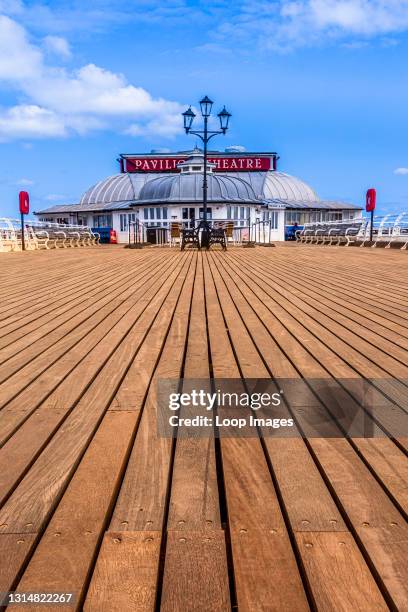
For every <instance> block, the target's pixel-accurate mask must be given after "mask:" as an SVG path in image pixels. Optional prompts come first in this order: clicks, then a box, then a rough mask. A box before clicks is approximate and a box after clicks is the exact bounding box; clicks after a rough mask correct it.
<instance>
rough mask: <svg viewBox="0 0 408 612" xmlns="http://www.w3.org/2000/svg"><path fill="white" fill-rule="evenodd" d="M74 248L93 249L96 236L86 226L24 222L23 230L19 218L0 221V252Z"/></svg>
mask: <svg viewBox="0 0 408 612" xmlns="http://www.w3.org/2000/svg"><path fill="white" fill-rule="evenodd" d="M23 232H24V246H25V249H26V250H29V251H32V250H39V249H47V250H48V249H58V248H74V247H83V246H96V245H98V244H99V238H100V236H99V234H98V233H97V232H93V231H92V230H91V228H90V227H88V226H86V225H69V224H65V223H52V222H48V221H37V220H34V219H25V220H24V226H23V230H22V228H21V220H20V219H11V218H8V217H1V218H0V251H2V252H5V251H21V250H22V248H23Z"/></svg>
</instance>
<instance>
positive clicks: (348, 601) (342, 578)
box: [296, 532, 389, 612]
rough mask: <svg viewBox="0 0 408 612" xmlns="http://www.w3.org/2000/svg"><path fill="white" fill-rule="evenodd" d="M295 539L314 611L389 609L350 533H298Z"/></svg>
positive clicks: (367, 611)
mask: <svg viewBox="0 0 408 612" xmlns="http://www.w3.org/2000/svg"><path fill="white" fill-rule="evenodd" d="M296 542H297V545H298V546H299V550H300V552H301V555H302V561H303V564H304V567H305V570H306V573H307V576H308V580H309V584H310V588H311V591H312V594H313V599H314V602H315V605H316V608H317V610H325V611H326V610H327V611H328V612H330V611H332V612H348V611H349V610H356V609H358V610H361V612H363V611H366V612H372V611H373V610H376V611H377V610H378V611H380V610H383V611H384V612H385V611H386V610H388V609H389V608H388V606H387V604H386V603H385V601H384V598H383V596H382V594H381V592H380V590H379V589H378V587H377V585H376V584H375V582H374V581H373V579H372V576H371V574H370V571H369V569H368V567H367V565H366V564H365V563H360V562H359V561H358V559H359V555H358V550H357V546H356V543H355V541H354V540H353V537H352V536H351V534H350V533H327V532H321V533H297V534H296ZM328 560H330V562H328Z"/></svg>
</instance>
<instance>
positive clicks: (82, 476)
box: [10, 412, 138, 609]
mask: <svg viewBox="0 0 408 612" xmlns="http://www.w3.org/2000/svg"><path fill="white" fill-rule="evenodd" d="M137 419H138V413H137V412H111V413H109V414H107V415H106V416H105V418H104V420H103V421H102V424H101V426H100V427H99V429H98V431H97V432H96V434H95V437H94V439H93V441H92V443H91V445H90V447H89V449H88V452H87V453H86V455H85V457H84V459H83V461H82V462H81V464H80V465H79V467H78V469H77V471H76V472H75V476H74V478H73V479H72V481H71V483H70V484H69V486H68V489H67V491H66V492H65V494H64V496H63V498H62V500H61V502H60V504H59V506H58V508H57V510H56V512H55V514H54V516H53V517H52V519H51V521H50V523H49V525H48V527H47V530H46V532H45V533H44V535H43V536H42V538H41V540H40V542H39V544H38V546H37V548H36V550H35V553H34V555H33V558H32V559H31V560H30V563H29V564H28V567H27V569H26V570H25V572H24V574H23V577H22V579H21V580H20V582H19V584H18V587H17V590H19V591H23V592H72V593H74V594H75V599H76V605H75V606H74V608H75V609H79V605H80V602H81V598H82V595H83V592H84V588H85V585H86V578H87V576H88V574H89V572H90V571H91V569H92V560H93V557H94V554H95V549H96V548H97V546H98V543H99V540H100V538H101V536H102V533H103V528H104V525H105V522H106V515H107V512H108V510H109V506H110V504H111V503H112V496H113V495H114V492H115V490H117V489H118V487H119V483H120V479H121V476H122V471H123V468H124V462H125V459H126V456H127V453H128V450H129V446H130V444H131V441H132V434H133V430H134V427H135V425H136V423H137ZM24 537H25V536H24ZM10 550H11V551H13V550H15V548H14V547H10ZM73 559H74V560H75V561H74V562H73ZM19 561H20V560H19ZM18 565H21V561H20V562H19V563H18ZM12 566H14V567H15V566H16V564H10V567H12ZM41 608H42V606H41Z"/></svg>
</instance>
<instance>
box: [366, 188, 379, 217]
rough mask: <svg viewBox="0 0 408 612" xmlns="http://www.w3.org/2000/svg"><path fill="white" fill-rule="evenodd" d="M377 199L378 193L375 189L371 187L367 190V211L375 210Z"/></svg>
mask: <svg viewBox="0 0 408 612" xmlns="http://www.w3.org/2000/svg"><path fill="white" fill-rule="evenodd" d="M376 201H377V193H376V191H375V189H369V190H368V191H367V196H366V211H367V212H372V211H373V210H375V204H376Z"/></svg>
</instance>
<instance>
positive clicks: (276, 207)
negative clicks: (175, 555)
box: [35, 149, 361, 243]
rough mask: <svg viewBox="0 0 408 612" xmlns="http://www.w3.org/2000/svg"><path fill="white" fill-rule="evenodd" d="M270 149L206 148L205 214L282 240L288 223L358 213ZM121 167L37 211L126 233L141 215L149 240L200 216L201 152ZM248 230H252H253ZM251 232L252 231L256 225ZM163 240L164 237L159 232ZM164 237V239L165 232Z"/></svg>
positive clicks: (47, 217)
mask: <svg viewBox="0 0 408 612" xmlns="http://www.w3.org/2000/svg"><path fill="white" fill-rule="evenodd" d="M276 161H277V156H276V154H275V153H247V152H242V151H239V152H235V151H233V150H229V149H227V150H226V152H225V153H220V152H217V151H213V152H210V153H209V156H208V163H207V183H208V192H207V194H208V196H207V202H208V208H207V217H208V220H209V221H211V222H213V223H216V222H221V221H228V220H229V221H233V222H234V228H235V229H236V231H237V232H238V233H240V234H244V233H246V235H248V231H251V232H252V238H253V237H254V234H253V232H254V228H255V227H257V228H258V229H260V228H262V231H263V239H265V236H267V240H270V241H271V242H272V241H282V240H285V234H286V235H287V230H288V228H289V227H290V226H293V225H294V224H295V223H296V224H297V225H298V226H301V225H303V223H305V222H309V221H310V222H314V221H336V220H341V219H350V218H355V217H359V216H361V208H360V207H357V206H354V205H352V204H348V203H344V202H336V201H328V200H321V199H320V198H319V197H318V196H317V194H316V193H315V191H314V190H313V189H312V188H311V187H310V186H309V185H307V184H306V183H305V182H303V181H302V180H300V179H298V178H296V177H294V176H290V175H288V174H286V173H283V172H280V171H278V170H276ZM120 163H121V172H120V174H116V175H113V176H110V177H108V178H106V179H104V180H102V181H100V182H98V183H97V184H96V185H94V186H93V187H91V188H90V189H88V190H87V191H86V192H85V193H84V195H83V196H82V198H81V200H80V202H79V203H78V204H76V205H75V204H73V205H68V204H67V205H62V206H61V205H60V206H52V207H50V208H47V209H45V210H41V211H38V212H36V213H35V215H36V216H37V217H38V218H39V219H40V220H44V221H57V222H59V223H75V224H82V225H88V226H90V227H92V228H95V229H98V228H110V229H113V230H115V232H116V236H117V241H118V242H119V243H126V242H128V239H129V224H131V223H132V222H133V223H134V222H136V220H138V221H139V224H140V225H141V226H142V227H143V228H144V235H145V237H146V239H147V240H148V241H149V242H156V241H157V239H158V238H157V237H158V235H159V234H160V236H163V235H166V236H168V232H163V230H168V229H169V227H170V224H171V222H180V223H181V224H182V225H183V226H184V227H194V226H197V224H198V223H199V221H200V219H202V217H203V204H202V201H203V175H204V156H203V154H202V151H201V150H199V149H194V150H193V151H185V152H180V153H174V154H169V153H154V152H153V153H150V154H141V155H121V156H120ZM251 228H252V229H251ZM255 231H256V230H255ZM161 239H162V238H161ZM166 239H167V238H166Z"/></svg>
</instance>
